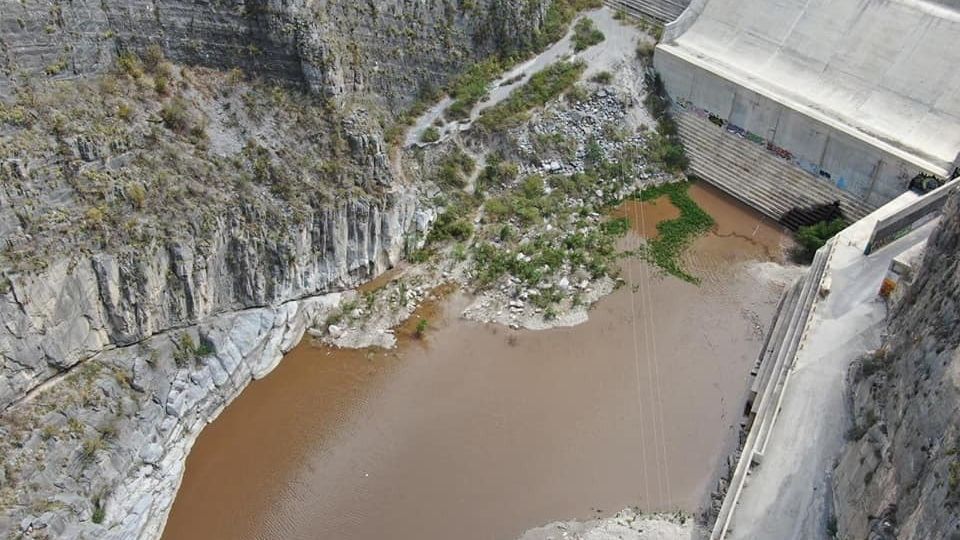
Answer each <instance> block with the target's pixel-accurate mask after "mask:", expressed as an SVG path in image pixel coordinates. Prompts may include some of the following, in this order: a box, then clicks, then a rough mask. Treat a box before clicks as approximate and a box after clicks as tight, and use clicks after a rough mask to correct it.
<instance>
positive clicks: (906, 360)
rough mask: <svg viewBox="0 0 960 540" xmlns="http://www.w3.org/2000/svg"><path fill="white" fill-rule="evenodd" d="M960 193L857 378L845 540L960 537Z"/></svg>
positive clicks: (842, 499)
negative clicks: (884, 335)
mask: <svg viewBox="0 0 960 540" xmlns="http://www.w3.org/2000/svg"><path fill="white" fill-rule="evenodd" d="M958 252H960V194H957V193H954V194H953V195H952V197H951V200H950V202H949V203H948V204H947V208H946V209H945V211H944V217H943V222H942V224H941V226H940V227H939V229H938V230H937V231H936V232H935V233H934V234H933V236H932V237H931V239H930V241H929V242H928V244H927V254H926V256H925V259H924V262H923V265H922V267H921V269H920V271H919V273H918V275H917V278H916V281H915V282H914V284H913V286H912V288H911V289H910V290H909V291H908V292H907V294H906V296H905V297H904V299H903V300H902V301H901V302H900V303H899V304H897V305H896V306H895V307H894V308H893V310H892V314H891V319H890V327H889V337H888V339H887V342H886V345H885V346H884V348H883V349H881V350H879V351H877V352H875V353H874V354H872V355H869V356H867V357H865V358H864V359H862V360H861V361H860V362H859V365H858V366H854V367H853V368H852V370H851V373H852V402H853V414H854V422H855V425H854V426H853V427H852V428H851V430H850V432H849V434H848V437H849V439H851V440H850V442H848V443H847V446H846V449H845V451H844V453H843V454H842V457H841V460H840V463H839V465H838V467H837V469H836V471H835V476H834V481H833V485H834V502H835V506H836V513H837V520H838V522H837V525H838V530H839V533H840V537H842V538H871V539H885V538H888V539H893V538H957V537H960V506H958V504H960V349H958V345H960V332H958V330H957V329H958V325H960V258H958Z"/></svg>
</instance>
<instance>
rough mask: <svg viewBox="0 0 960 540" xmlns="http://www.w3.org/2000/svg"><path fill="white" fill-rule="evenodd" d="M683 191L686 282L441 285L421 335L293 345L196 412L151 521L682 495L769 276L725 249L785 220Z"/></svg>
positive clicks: (412, 524)
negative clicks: (473, 316)
mask: <svg viewBox="0 0 960 540" xmlns="http://www.w3.org/2000/svg"><path fill="white" fill-rule="evenodd" d="M691 193H692V195H693V197H694V198H695V199H696V200H697V201H698V202H699V203H700V204H701V205H702V206H703V207H704V208H706V209H707V210H708V211H709V212H710V213H711V214H712V215H713V216H714V217H715V218H716V219H717V221H718V229H717V231H716V232H715V233H713V234H708V235H705V236H703V237H701V238H700V239H698V240H696V241H695V242H694V244H693V245H692V246H691V248H690V250H689V252H688V255H687V256H686V263H687V265H688V267H689V268H690V269H691V270H692V272H693V273H694V274H697V275H700V276H703V278H704V280H703V283H702V284H701V285H700V286H695V285H691V284H689V283H686V282H682V281H680V280H677V279H674V278H669V277H663V276H661V275H659V274H658V272H657V271H656V270H655V269H653V268H650V267H648V266H647V265H646V264H644V263H642V262H640V261H636V260H631V261H628V262H627V263H625V264H624V268H623V277H624V278H625V279H626V280H627V281H628V284H627V285H625V286H623V287H621V288H620V289H619V290H617V291H616V292H615V293H614V294H612V295H611V296H609V297H607V298H606V299H604V300H602V301H601V302H599V303H598V304H597V305H596V307H595V308H594V309H593V310H592V311H591V314H590V321H589V322H587V323H586V324H584V325H581V326H578V327H575V328H564V329H556V330H549V331H542V332H527V331H519V332H518V331H511V330H507V329H505V328H503V327H498V326H493V325H482V324H477V323H473V322H469V321H463V320H460V319H459V318H458V316H457V315H458V314H459V312H460V310H462V308H463V307H465V305H466V303H467V302H468V298H466V297H465V296H464V295H463V294H462V293H459V292H454V293H452V294H451V295H449V296H448V297H447V298H446V300H444V301H442V302H438V303H435V304H432V305H428V306H426V307H425V308H424V311H422V312H421V313H419V314H418V315H417V316H418V317H419V316H423V317H425V318H428V319H429V320H430V322H431V329H430V330H429V331H428V335H427V338H426V339H425V340H422V341H421V340H416V339H413V338H409V337H407V338H404V337H403V335H404V332H400V335H401V338H400V346H399V348H398V349H397V350H395V351H381V350H370V351H350V350H336V349H331V348H329V347H317V346H313V345H311V344H309V343H306V342H305V343H303V344H301V345H300V346H299V347H297V348H296V349H295V350H294V351H292V352H291V353H290V354H289V355H288V356H287V358H286V359H284V361H283V362H282V363H281V364H280V366H279V367H278V368H277V369H276V370H275V371H274V372H273V373H272V374H270V375H269V376H268V377H266V378H265V379H263V380H261V381H257V382H255V383H253V384H251V385H250V386H249V387H248V388H247V389H246V390H245V391H244V392H243V394H242V395H241V396H240V397H239V398H237V400H236V401H235V402H234V403H233V404H231V405H230V406H229V407H228V408H227V409H226V411H224V413H223V414H222V415H221V417H220V418H219V419H217V421H216V422H214V423H213V424H211V425H210V426H209V427H208V428H206V429H205V430H204V432H203V434H202V435H201V436H200V438H199V440H198V441H197V444H196V445H195V447H194V449H193V451H192V452H191V454H190V456H189V458H188V461H187V472H186V475H185V478H184V481H183V486H182V488H181V490H180V493H179V494H178V496H177V499H176V501H175V503H174V507H173V511H172V514H171V516H170V520H169V523H168V525H167V528H166V531H165V535H164V537H165V538H168V539H179V538H224V539H226V538H231V539H233V538H238V539H242V538H251V539H252V538H284V539H316V538H322V539H340V538H343V539H358V540H362V539H382V538H391V539H411V540H413V539H418V540H420V539H434V538H436V539H447V538H458V539H466V540H470V539H476V540H481V539H509V538H516V537H517V536H519V535H520V534H521V533H522V532H523V531H524V530H526V529H528V528H530V527H534V526H538V525H540V524H543V523H546V522H550V521H553V520H557V519H570V518H580V519H582V518H587V517H593V516H607V515H611V514H613V513H615V512H616V511H617V510H619V509H621V508H623V507H625V506H630V505H638V506H640V507H642V508H644V509H648V510H674V509H683V510H687V511H696V510H697V509H698V508H700V507H701V506H702V505H703V504H704V502H705V500H706V497H707V494H708V493H709V491H710V490H711V489H712V488H713V487H714V482H715V474H716V471H717V470H718V464H719V463H720V462H721V461H722V460H723V459H725V454H726V452H728V451H729V450H730V448H731V446H732V445H733V444H734V443H735V439H736V433H737V426H738V424H739V422H740V421H741V416H740V415H741V411H742V408H743V400H744V396H745V393H746V390H747V388H748V385H749V380H748V375H749V371H750V369H751V368H752V366H753V363H754V360H755V358H756V354H757V352H758V351H759V348H760V347H761V341H762V331H761V329H759V328H758V327H757V321H767V320H769V318H770V316H771V314H772V311H773V309H774V307H775V304H776V300H777V299H778V295H779V288H778V287H776V286H774V285H771V284H758V283H756V282H755V281H754V280H753V278H751V277H750V275H749V274H747V272H745V271H743V265H744V264H749V261H758V260H770V259H774V258H777V257H778V256H779V251H780V244H781V242H782V241H783V240H784V237H783V236H782V234H781V231H780V230H779V228H777V227H776V226H775V224H772V223H769V222H767V221H765V220H763V219H762V218H760V217H759V216H758V215H757V214H755V213H753V212H751V211H749V210H746V209H745V208H743V207H742V206H740V205H739V204H737V203H735V202H732V201H731V200H729V199H727V198H725V197H724V196H722V195H720V194H719V193H717V192H716V191H714V190H712V189H710V188H708V187H705V186H695V187H694V188H692V192H691ZM671 208H672V206H670V205H669V202H668V201H666V200H665V199H664V200H659V201H656V203H655V204H651V203H644V204H643V205H640V204H633V206H631V207H629V208H627V207H625V208H621V209H620V212H621V215H628V216H630V217H631V218H633V219H634V221H635V227H636V229H635V230H637V232H639V233H646V234H652V233H651V230H650V229H649V227H646V228H643V227H640V224H639V221H640V219H639V217H640V215H641V210H642V215H643V217H644V220H643V221H644V225H646V223H647V221H653V222H655V221H656V219H670V218H672V217H675V215H676V214H675V212H676V209H675V208H672V211H671ZM633 241H634V242H635V241H636V237H634V238H633ZM408 326H410V325H408ZM409 330H410V329H409V328H408V329H407V332H408V333H409Z"/></svg>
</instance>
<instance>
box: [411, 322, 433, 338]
mask: <svg viewBox="0 0 960 540" xmlns="http://www.w3.org/2000/svg"><path fill="white" fill-rule="evenodd" d="M429 326H430V323H429V322H427V320H426V319H420V320H419V321H418V322H417V328H416V330H415V331H414V332H415V335H416V336H417V339H423V337H424V336H425V335H426V334H427V327H429Z"/></svg>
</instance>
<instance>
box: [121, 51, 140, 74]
mask: <svg viewBox="0 0 960 540" xmlns="http://www.w3.org/2000/svg"><path fill="white" fill-rule="evenodd" d="M117 67H118V68H119V69H120V71H121V72H123V73H126V74H127V75H129V76H130V77H132V78H134V79H139V78H140V77H143V63H142V62H141V61H140V57H139V56H137V55H136V53H133V52H130V51H126V52H123V53H120V56H118V57H117Z"/></svg>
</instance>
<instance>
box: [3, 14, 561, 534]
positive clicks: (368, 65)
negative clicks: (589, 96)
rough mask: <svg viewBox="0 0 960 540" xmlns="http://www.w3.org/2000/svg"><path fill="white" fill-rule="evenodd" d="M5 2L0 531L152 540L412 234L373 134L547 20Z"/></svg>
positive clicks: (518, 47)
mask: <svg viewBox="0 0 960 540" xmlns="http://www.w3.org/2000/svg"><path fill="white" fill-rule="evenodd" d="M8 4H9V5H6V6H5V7H4V9H3V10H0V359H2V364H0V410H2V411H3V414H2V415H0V457H2V461H3V464H4V467H3V469H2V471H0V534H3V535H7V534H10V535H12V536H19V535H23V536H26V537H36V538H41V537H50V538H53V537H56V538H81V537H83V538H155V537H158V536H159V534H160V533H161V531H162V528H163V523H164V522H165V520H166V515H167V512H168V511H169V508H170V504H171V502H172V500H173V497H174V494H175V492H176V489H177V486H178V484H179V482H180V478H181V476H182V472H183V466H184V460H185V456H186V454H187V452H188V451H189V448H190V446H191V444H192V443H193V440H194V439H195V437H196V436H197V434H198V433H199V431H200V430H201V429H202V427H203V426H204V425H205V424H206V423H207V422H209V421H211V420H212V419H213V418H214V417H216V415H217V414H218V413H219V412H220V411H221V410H222V409H223V407H225V406H226V404H227V403H229V402H230V400H232V399H233V398H234V397H235V396H236V395H238V394H239V393H240V391H242V389H243V388H244V387H245V386H246V384H247V383H248V382H249V381H250V380H251V379H253V378H257V377H262V376H264V375H265V374H266V373H268V372H269V371H270V370H271V369H272V368H273V367H274V366H275V365H276V364H277V362H279V360H280V359H281V357H282V355H283V353H284V352H286V351H287V350H289V349H290V348H291V347H293V346H294V345H295V344H296V343H298V342H299V340H300V339H301V337H302V335H303V332H304V329H305V328H306V326H307V325H309V324H311V323H313V322H315V321H316V320H318V319H322V318H323V317H324V313H325V312H326V311H327V310H328V309H331V308H332V307H333V306H335V305H336V304H337V302H339V300H340V297H341V294H342V293H341V291H345V290H347V289H350V288H352V287H354V286H356V285H358V284H359V283H361V282H363V281H366V280H368V279H371V278H373V277H375V276H376V275H377V274H379V273H381V272H382V271H384V270H386V269H387V268H389V267H390V266H392V265H393V264H395V263H396V262H397V261H398V260H399V258H400V257H401V256H402V255H403V253H404V252H405V251H406V250H407V249H411V248H413V247H416V246H417V245H419V244H420V243H422V241H423V239H424V238H425V236H426V234H425V233H426V231H427V229H428V227H429V226H430V224H431V223H432V222H433V220H434V218H435V210H434V209H433V203H432V202H431V201H429V199H428V198H427V197H422V196H421V194H420V193H419V190H418V187H417V186H416V185H412V184H411V183H409V182H407V181H406V180H405V179H404V178H402V172H401V171H400V168H399V167H396V166H393V165H392V164H391V163H390V160H389V157H388V153H387V149H386V145H385V143H384V140H383V135H382V132H383V128H384V126H385V125H387V124H388V123H389V122H390V121H391V120H392V119H393V118H395V117H396V116H398V114H399V113H400V112H401V111H402V110H403V109H404V108H405V107H406V106H408V105H410V104H411V103H412V102H413V101H414V100H415V99H416V98H417V97H418V96H421V95H423V94H424V92H425V91H432V90H434V89H435V88H437V87H440V86H443V85H444V84H445V83H446V82H447V81H448V80H449V78H450V77H451V76H453V75H454V74H455V73H456V72H458V71H459V70H460V69H461V68H462V67H463V66H464V65H465V64H467V63H469V62H471V61H473V60H475V59H478V58H481V57H484V56H486V55H488V54H490V53H492V52H500V53H505V54H510V53H512V52H517V51H524V50H528V49H530V48H531V47H533V46H534V44H535V43H536V44H540V43H541V41H542V40H541V38H540V37H539V34H538V33H539V31H540V29H541V26H542V25H544V21H545V19H546V13H547V7H548V6H549V5H550V1H549V0H523V1H519V2H515V1H510V0H476V1H472V2H461V1H458V0H441V1H436V2H424V1H421V0H387V1H382V2H367V3H357V2H349V1H346V0H320V1H317V2H306V1H303V0H293V1H278V0H253V1H235V0H228V1H226V2H183V1H180V0H150V1H134V2H117V1H115V0H103V1H92V0H74V1H72V2H66V1H61V0H41V1H38V2H21V3H8ZM150 45H158V46H159V48H157V47H149V46H150ZM131 51H132V52H136V53H139V54H140V56H141V57H142V58H143V61H141V60H140V59H137V58H136V57H134V56H132V55H128V54H126V53H127V52H131ZM158 51H162V54H160V53H159V52H158ZM118 60H121V61H119V62H118ZM197 66H200V67H197ZM208 68H212V69H208ZM234 68H240V70H241V71H239V72H238V71H236V70H234ZM227 69H229V70H231V71H229V72H228V71H226V70H227ZM243 72H246V74H247V75H248V76H247V77H244V76H243ZM74 79H76V81H73V80H74ZM68 80H69V82H66V83H64V84H48V83H49V82H51V81H53V82H55V83H59V82H64V81H68ZM276 83H281V84H276ZM289 83H293V84H289ZM347 294H349V293H347Z"/></svg>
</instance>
